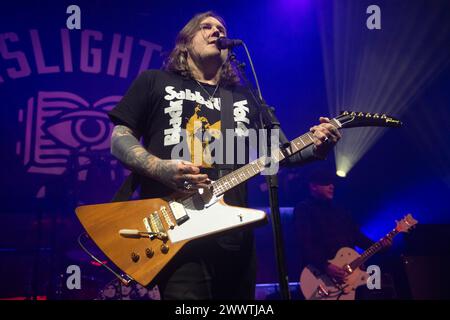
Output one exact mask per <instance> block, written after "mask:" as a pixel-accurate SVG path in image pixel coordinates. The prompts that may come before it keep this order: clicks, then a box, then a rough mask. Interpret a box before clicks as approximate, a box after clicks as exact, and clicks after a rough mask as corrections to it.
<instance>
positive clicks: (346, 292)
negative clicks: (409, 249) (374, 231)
mask: <svg viewBox="0 0 450 320" xmlns="http://www.w3.org/2000/svg"><path fill="white" fill-rule="evenodd" d="M396 223H397V226H396V227H395V229H394V230H392V231H391V232H389V233H388V234H387V235H386V236H385V238H388V239H391V240H392V239H393V238H394V237H395V236H396V235H397V234H398V233H400V232H408V231H409V230H410V229H411V228H412V227H413V226H415V225H416V224H417V220H415V219H414V218H413V217H412V215H411V214H408V215H407V216H405V217H404V218H403V219H402V220H400V221H396ZM382 248H383V246H382V244H381V240H380V241H378V242H376V243H374V244H373V245H372V246H371V247H370V248H369V249H367V250H366V251H364V252H363V254H361V255H359V254H358V253H357V252H356V251H355V250H353V249H351V248H341V249H339V251H338V252H337V253H336V256H335V257H334V259H333V260H329V261H328V262H329V263H331V264H333V265H335V266H337V267H340V268H342V269H343V270H344V271H346V272H347V274H348V276H347V280H346V281H345V282H344V283H342V284H339V283H338V282H337V281H336V280H335V279H333V278H331V277H330V276H329V275H328V274H326V273H323V272H321V271H319V270H318V269H317V268H315V267H313V266H311V265H309V266H307V267H305V268H304V269H303V271H302V273H301V275H300V288H301V290H302V293H303V295H304V297H305V298H306V300H354V299H355V290H356V288H358V287H359V286H362V285H365V284H366V283H367V279H368V278H369V275H368V274H367V272H365V271H363V270H361V269H360V266H361V265H362V264H363V263H364V262H366V261H367V260H368V259H369V258H370V257H372V256H373V255H374V254H375V253H377V252H379V251H380V250H381V249H382Z"/></svg>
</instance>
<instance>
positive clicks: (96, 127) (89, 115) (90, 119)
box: [43, 110, 112, 150]
mask: <svg viewBox="0 0 450 320" xmlns="http://www.w3.org/2000/svg"><path fill="white" fill-rule="evenodd" d="M43 131H44V132H45V133H46V134H48V135H49V137H52V138H54V140H56V141H57V142H59V143H61V144H62V145H63V146H67V147H70V148H76V149H81V148H88V149H89V150H105V149H108V148H109V140H108V139H109V137H110V135H111V131H112V124H111V122H110V121H109V119H108V117H107V115H106V114H105V113H104V112H100V111H94V110H89V111H73V112H69V113H65V114H63V115H60V116H58V117H55V118H54V119H51V120H47V122H46V123H45V125H44V126H43Z"/></svg>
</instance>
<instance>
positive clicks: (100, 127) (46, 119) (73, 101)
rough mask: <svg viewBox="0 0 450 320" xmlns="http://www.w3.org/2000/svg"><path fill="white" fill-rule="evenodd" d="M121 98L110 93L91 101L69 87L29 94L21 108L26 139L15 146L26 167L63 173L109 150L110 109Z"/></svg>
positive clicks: (46, 172)
mask: <svg viewBox="0 0 450 320" xmlns="http://www.w3.org/2000/svg"><path fill="white" fill-rule="evenodd" d="M120 99H121V96H107V97H104V98H102V99H100V100H97V101H96V102H94V103H89V102H88V101H86V100H85V99H84V98H82V97H80V96H79V95H77V94H74V93H71V92H67V91H47V92H44V91H40V92H38V94H37V96H36V97H30V98H29V99H28V104H27V107H26V108H25V109H22V110H20V111H19V122H21V123H23V126H24V139H23V140H21V141H18V142H17V146H16V153H17V154H18V155H23V159H24V164H25V166H26V167H27V171H28V172H33V173H43V174H56V175H60V174H63V173H64V172H65V171H66V170H67V168H69V167H73V166H74V165H75V167H77V166H79V165H81V164H82V163H88V162H87V161H88V160H89V159H88V158H92V157H96V156H97V154H96V153H98V152H108V153H109V151H108V150H109V137H110V135H111V132H112V128H113V126H112V124H111V123H110V121H109V119H108V116H107V112H108V111H110V110H111V109H112V108H113V107H114V106H115V105H116V104H117V103H118V102H119V101H120ZM80 157H83V159H84V160H83V159H81V158H80ZM77 158H78V159H77ZM81 160H83V161H81ZM74 161H75V162H74ZM81 162H82V163H81Z"/></svg>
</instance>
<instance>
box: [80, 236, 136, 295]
mask: <svg viewBox="0 0 450 320" xmlns="http://www.w3.org/2000/svg"><path fill="white" fill-rule="evenodd" d="M83 236H85V237H86V238H87V239H89V235H88V234H87V233H86V232H83V233H81V234H80V235H79V236H78V244H79V245H80V247H81V249H82V250H83V251H84V252H86V254H87V255H89V257H91V258H92V259H93V260H95V261H96V262H97V263H99V264H100V265H101V266H102V267H105V268H106V269H107V270H108V271H109V272H111V273H112V274H113V275H114V276H116V278H117V279H119V280H120V282H121V283H122V284H124V285H125V286H127V287H128V286H129V285H130V283H131V282H132V281H134V279H133V278H131V277H130V276H129V275H125V274H122V275H121V274H119V273H118V272H116V271H114V270H113V269H111V268H110V267H109V266H107V265H106V263H104V262H103V261H101V260H100V259H98V258H97V257H96V256H94V255H93V254H92V253H91V252H89V250H88V249H87V248H86V247H85V246H84V245H83V243H82V240H81V238H82V237H83Z"/></svg>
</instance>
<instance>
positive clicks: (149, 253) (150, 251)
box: [145, 248, 155, 258]
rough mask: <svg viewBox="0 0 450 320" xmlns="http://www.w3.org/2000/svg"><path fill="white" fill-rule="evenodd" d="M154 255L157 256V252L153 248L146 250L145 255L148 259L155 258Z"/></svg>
mask: <svg viewBox="0 0 450 320" xmlns="http://www.w3.org/2000/svg"><path fill="white" fill-rule="evenodd" d="M154 254H155V251H153V249H151V248H147V249H145V255H146V256H147V258H151V257H153V255H154Z"/></svg>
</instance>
